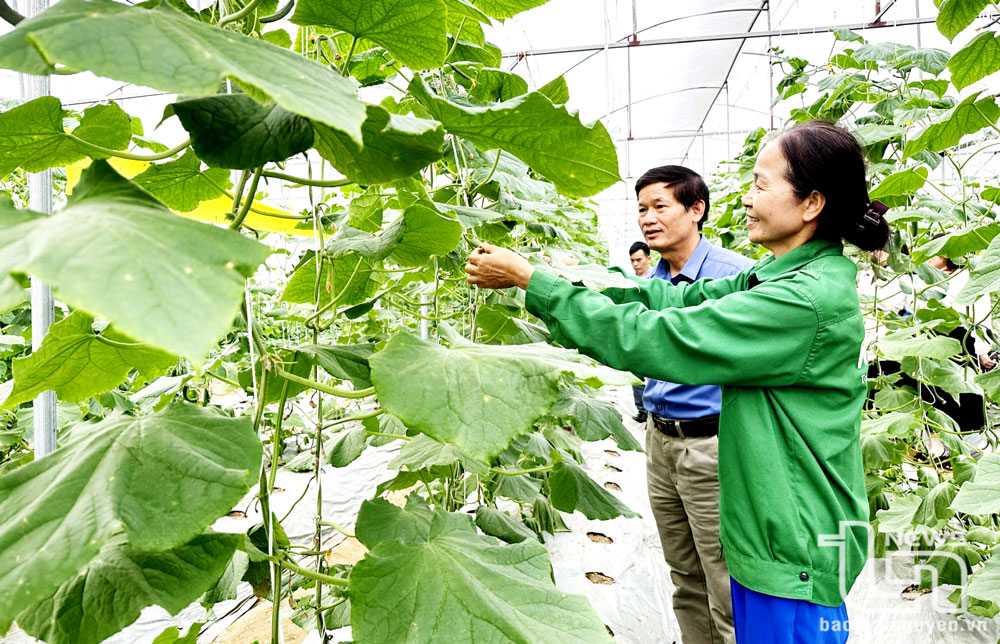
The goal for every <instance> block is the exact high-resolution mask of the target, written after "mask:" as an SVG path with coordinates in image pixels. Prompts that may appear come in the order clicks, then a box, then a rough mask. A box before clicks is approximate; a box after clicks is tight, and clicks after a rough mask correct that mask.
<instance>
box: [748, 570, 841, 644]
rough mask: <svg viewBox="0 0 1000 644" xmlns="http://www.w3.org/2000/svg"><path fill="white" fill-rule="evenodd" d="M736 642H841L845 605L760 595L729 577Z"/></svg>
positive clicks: (789, 643)
mask: <svg viewBox="0 0 1000 644" xmlns="http://www.w3.org/2000/svg"><path fill="white" fill-rule="evenodd" d="M729 584H730V588H731V589H732V593H733V624H734V626H735V627H736V644H844V643H845V642H847V636H848V635H849V634H850V633H849V631H848V624H847V606H846V605H845V604H841V605H840V606H839V607H837V608H830V607H829V606H821V605H820V604H814V603H812V602H807V601H803V600H801V599H785V598H784V597H774V596H772V595H764V594H762V593H758V592H756V591H753V590H750V589H749V588H747V587H745V586H743V585H741V584H740V582H738V581H736V580H735V579H732V578H730V581H729Z"/></svg>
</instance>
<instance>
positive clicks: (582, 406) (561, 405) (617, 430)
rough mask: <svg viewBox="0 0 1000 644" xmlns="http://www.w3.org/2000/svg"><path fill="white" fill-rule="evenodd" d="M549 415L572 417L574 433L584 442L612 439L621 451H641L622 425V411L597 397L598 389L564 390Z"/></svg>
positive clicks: (640, 446) (640, 447) (637, 443)
mask: <svg viewBox="0 0 1000 644" xmlns="http://www.w3.org/2000/svg"><path fill="white" fill-rule="evenodd" d="M552 413H553V414H555V415H563V414H565V415H569V416H572V417H573V426H574V427H575V428H576V433H577V434H578V435H579V436H580V438H582V439H583V440H585V441H599V440H602V439H604V438H607V437H608V436H614V437H615V441H616V442H617V443H618V446H619V447H621V448H622V449H625V450H633V451H638V452H641V451H642V445H640V444H639V442H638V441H637V440H636V439H635V437H634V436H632V433H631V432H630V431H629V430H628V428H627V427H625V425H624V423H622V415H621V412H620V411H618V408H617V407H615V405H614V403H613V402H612V401H610V400H608V399H607V398H604V397H602V396H600V394H599V391H598V390H594V389H591V390H590V391H585V390H581V389H576V388H569V387H564V388H563V389H562V390H561V392H560V394H559V399H558V400H557V401H556V404H555V405H554V406H553V407H552Z"/></svg>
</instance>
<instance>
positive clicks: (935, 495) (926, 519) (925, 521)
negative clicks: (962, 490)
mask: <svg viewBox="0 0 1000 644" xmlns="http://www.w3.org/2000/svg"><path fill="white" fill-rule="evenodd" d="M956 491H957V490H956V488H955V485H954V484H953V483H952V482H951V481H942V482H941V483H938V484H937V485H935V486H934V487H933V488H931V490H930V491H929V492H928V493H927V496H925V497H924V498H923V500H921V502H920V505H919V506H917V511H916V512H915V513H914V514H913V521H914V523H917V524H919V525H926V526H930V527H931V528H935V529H937V528H942V527H944V524H945V522H947V521H948V519H950V518H952V517H953V516H955V511H954V510H952V509H951V508H950V507H948V506H950V505H951V502H952V500H954V498H955V492H956Z"/></svg>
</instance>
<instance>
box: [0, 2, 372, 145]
mask: <svg viewBox="0 0 1000 644" xmlns="http://www.w3.org/2000/svg"><path fill="white" fill-rule="evenodd" d="M122 52H128V54H127V55H123V53H122ZM57 63H59V64H62V65H65V66H67V67H68V68H70V69H73V70H90V71H92V72H94V73H95V74H97V75H98V76H104V77H107V78H113V79H115V80H120V81H123V82H127V83H135V84H136V85H141V86H144V87H153V88H155V89H159V90H162V91H164V92H169V93H173V94H184V95H188V96H205V95H208V94H215V93H216V92H217V91H218V90H219V85H220V83H222V82H223V81H224V80H226V79H236V80H237V81H239V82H240V83H242V84H243V85H244V86H245V87H247V88H255V89H256V90H259V91H261V92H264V93H265V94H267V95H268V96H270V97H271V98H272V99H273V100H274V101H275V102H276V103H277V104H278V105H281V106H282V107H284V108H285V109H287V110H288V111H290V112H294V113H296V114H301V115H302V116H306V117H309V118H310V119H313V120H316V121H320V122H322V123H325V124H327V125H329V126H330V127H334V128H337V129H338V130H341V131H342V132H346V133H347V134H349V135H350V136H351V138H353V139H354V140H355V141H358V142H360V141H361V124H362V123H363V122H364V120H365V106H364V104H363V103H361V101H359V100H358V98H357V96H356V94H355V89H356V85H355V83H354V82H353V81H351V80H348V79H346V78H343V77H342V76H341V75H340V74H338V73H336V72H334V71H333V70H330V69H328V68H327V67H325V66H323V65H320V64H318V63H315V62H313V61H310V60H308V59H306V58H305V57H304V56H300V55H299V54H296V53H294V52H292V51H289V50H287V49H282V48H280V47H276V46H274V45H271V44H269V43H267V42H264V41H263V40H259V39H256V38H248V37H246V36H243V35H241V34H239V33H236V32H235V31H230V30H226V31H220V30H219V29H218V28H216V27H213V26H211V25H208V24H206V23H203V22H199V21H197V20H192V19H191V18H189V17H187V16H185V15H184V13H183V12H181V11H180V10H179V9H175V8H174V7H172V6H170V5H169V4H168V3H165V2H156V1H155V0H154V1H153V2H149V3H142V4H140V5H137V6H129V5H127V4H122V3H118V2H112V1H111V0H62V2H58V3H56V4H54V5H53V6H52V7H50V8H49V9H48V10H46V11H45V12H43V13H41V14H39V15H38V16H36V17H34V18H31V19H29V20H25V21H24V22H22V23H20V24H19V25H18V26H17V28H16V29H15V30H14V31H12V32H11V33H8V34H7V35H5V36H3V37H0V67H5V68H7V69H13V70H16V71H21V72H25V73H29V74H38V75H43V74H49V73H51V72H52V69H53V67H52V65H55V64H57Z"/></svg>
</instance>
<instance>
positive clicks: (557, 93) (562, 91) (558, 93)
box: [538, 76, 569, 105]
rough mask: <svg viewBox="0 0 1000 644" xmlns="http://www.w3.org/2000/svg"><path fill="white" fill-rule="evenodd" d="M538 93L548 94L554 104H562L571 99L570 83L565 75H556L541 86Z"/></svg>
mask: <svg viewBox="0 0 1000 644" xmlns="http://www.w3.org/2000/svg"><path fill="white" fill-rule="evenodd" d="M538 93H539V94H543V95H545V96H547V97H548V99H549V100H550V101H552V104H553V105H562V104H563V103H565V102H566V101H568V100H569V85H567V84H566V78H565V77H564V76H556V77H555V78H553V79H552V80H550V81H549V82H547V83H545V84H544V85H542V86H541V87H539V88H538Z"/></svg>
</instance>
